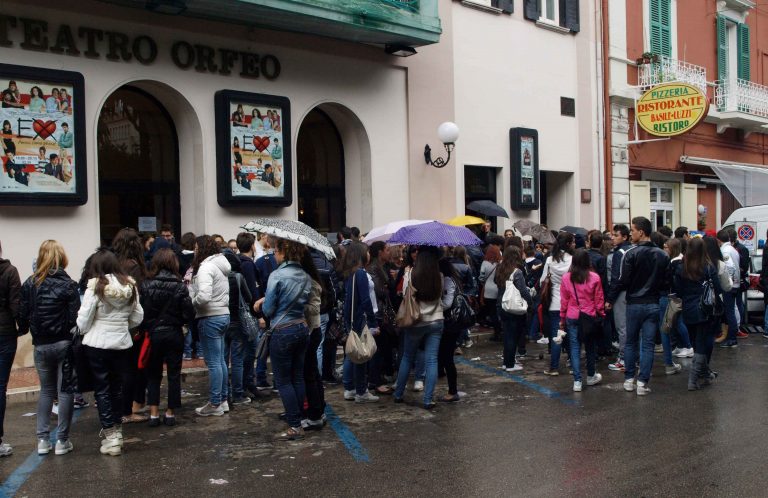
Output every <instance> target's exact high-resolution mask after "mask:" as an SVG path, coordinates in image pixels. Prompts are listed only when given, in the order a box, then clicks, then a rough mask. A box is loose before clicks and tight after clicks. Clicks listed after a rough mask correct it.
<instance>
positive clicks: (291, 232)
mask: <svg viewBox="0 0 768 498" xmlns="http://www.w3.org/2000/svg"><path fill="white" fill-rule="evenodd" d="M240 228H242V229H243V230H245V231H247V232H259V233H265V234H267V235H272V236H274V237H279V238H281V239H286V240H292V241H294V242H298V243H299V244H303V245H305V246H307V247H311V248H312V249H317V250H318V251H320V252H321V253H323V254H324V255H325V256H326V257H327V258H328V259H335V258H336V255H335V254H334V253H333V248H332V247H331V243H330V242H328V239H327V238H325V237H324V236H323V235H321V234H320V232H318V231H317V230H315V229H314V228H312V227H310V226H309V225H306V224H304V223H302V222H300V221H295V220H283V219H276V218H256V219H255V220H253V221H250V222H248V223H246V224H245V225H243V226H242V227H240Z"/></svg>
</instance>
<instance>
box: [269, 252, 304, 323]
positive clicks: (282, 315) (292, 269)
mask: <svg viewBox="0 0 768 498" xmlns="http://www.w3.org/2000/svg"><path fill="white" fill-rule="evenodd" d="M309 280H310V279H309V275H307V273H306V272H305V271H304V270H303V269H302V267H301V265H299V264H298V263H296V262H293V261H288V262H285V263H283V264H281V265H280V266H278V267H277V270H275V271H273V272H272V273H271V274H270V276H269V281H268V283H267V292H266V297H265V299H264V304H263V305H262V311H263V312H264V315H265V316H266V317H268V318H270V320H271V322H270V326H271V327H272V328H274V327H275V326H277V325H279V324H281V323H287V322H290V321H292V320H300V319H303V318H304V306H305V305H306V304H307V302H308V301H309V293H310V290H311V289H312V285H311V283H310V281H309ZM296 296H299V297H298V299H297V298H296ZM291 303H293V304H291ZM289 305H290V309H288V307H289Z"/></svg>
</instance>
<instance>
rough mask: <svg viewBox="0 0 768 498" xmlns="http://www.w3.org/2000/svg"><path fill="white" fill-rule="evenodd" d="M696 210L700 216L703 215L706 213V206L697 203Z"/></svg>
mask: <svg viewBox="0 0 768 498" xmlns="http://www.w3.org/2000/svg"><path fill="white" fill-rule="evenodd" d="M696 211H698V213H699V214H700V215H701V216H704V215H705V214H707V206H705V205H704V204H699V205H698V207H697V208H696Z"/></svg>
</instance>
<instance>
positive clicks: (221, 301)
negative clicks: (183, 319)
mask: <svg viewBox="0 0 768 498" xmlns="http://www.w3.org/2000/svg"><path fill="white" fill-rule="evenodd" d="M231 268H232V267H231V266H230V264H229V261H227V258H225V257H224V255H223V254H214V255H213V256H208V257H207V258H205V260H203V262H202V263H201V264H200V268H199V269H198V271H197V274H196V275H195V276H193V277H192V284H191V285H190V286H189V295H190V296H191V297H192V304H193V305H194V306H195V318H204V317H207V316H218V315H228V314H229V279H228V278H227V275H229V271H230V270H231Z"/></svg>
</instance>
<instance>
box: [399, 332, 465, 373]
mask: <svg viewBox="0 0 768 498" xmlns="http://www.w3.org/2000/svg"><path fill="white" fill-rule="evenodd" d="M457 336H458V335H457ZM398 342H399V348H398V350H397V365H396V367H397V371H398V372H399V371H400V364H401V363H402V362H403V352H404V351H405V334H400V338H399V339H398ZM425 369H426V367H425V365H424V350H423V349H421V348H417V349H416V362H415V364H414V366H413V377H414V379H415V380H420V381H422V382H424V377H425V376H426V372H425Z"/></svg>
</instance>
